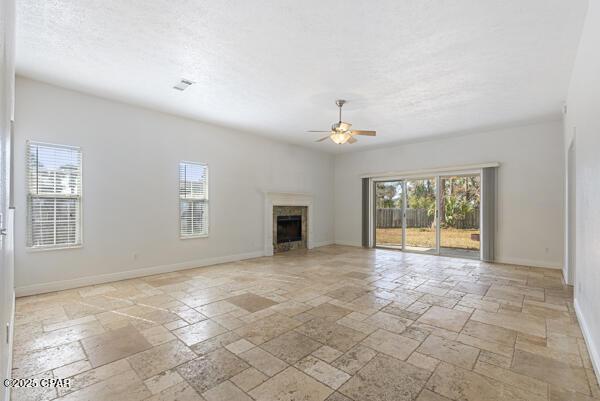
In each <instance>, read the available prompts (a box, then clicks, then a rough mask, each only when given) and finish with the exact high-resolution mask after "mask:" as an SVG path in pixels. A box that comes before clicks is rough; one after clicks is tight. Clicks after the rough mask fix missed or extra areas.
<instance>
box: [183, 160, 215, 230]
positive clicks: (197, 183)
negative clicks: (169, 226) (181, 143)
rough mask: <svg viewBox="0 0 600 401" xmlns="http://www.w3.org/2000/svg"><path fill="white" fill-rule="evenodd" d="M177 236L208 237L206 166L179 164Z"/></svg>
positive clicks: (189, 163)
mask: <svg viewBox="0 0 600 401" xmlns="http://www.w3.org/2000/svg"><path fill="white" fill-rule="evenodd" d="M179 234H180V236H181V237H182V238H190V237H202V236H207V235H208V166H206V165H204V164H200V163H191V162H181V163H179Z"/></svg>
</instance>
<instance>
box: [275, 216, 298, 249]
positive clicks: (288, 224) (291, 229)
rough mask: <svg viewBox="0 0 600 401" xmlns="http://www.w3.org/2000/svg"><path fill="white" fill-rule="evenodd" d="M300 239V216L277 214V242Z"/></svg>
mask: <svg viewBox="0 0 600 401" xmlns="http://www.w3.org/2000/svg"><path fill="white" fill-rule="evenodd" d="M301 240H302V216H301V215H296V216H277V243H278V244H281V243H283V242H292V241H301Z"/></svg>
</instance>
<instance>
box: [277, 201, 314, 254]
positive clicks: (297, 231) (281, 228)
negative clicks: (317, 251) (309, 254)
mask: <svg viewBox="0 0 600 401" xmlns="http://www.w3.org/2000/svg"><path fill="white" fill-rule="evenodd" d="M307 227H308V207H306V206H286V205H274V206H273V252H274V253H279V252H285V251H291V250H293V249H306V248H307V243H308V230H307Z"/></svg>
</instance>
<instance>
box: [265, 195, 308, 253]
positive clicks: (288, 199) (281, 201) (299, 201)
mask: <svg viewBox="0 0 600 401" xmlns="http://www.w3.org/2000/svg"><path fill="white" fill-rule="evenodd" d="M264 194H265V225H264V240H265V256H272V255H273V206H306V208H307V210H308V230H307V232H308V239H307V242H306V247H307V248H308V249H312V248H313V218H312V216H313V210H312V209H313V196H312V194H308V193H303V192H267V191H265V192H264Z"/></svg>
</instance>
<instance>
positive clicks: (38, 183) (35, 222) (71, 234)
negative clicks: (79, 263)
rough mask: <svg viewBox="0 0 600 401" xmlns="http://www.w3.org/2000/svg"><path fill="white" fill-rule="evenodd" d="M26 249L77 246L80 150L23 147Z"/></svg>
mask: <svg viewBox="0 0 600 401" xmlns="http://www.w3.org/2000/svg"><path fill="white" fill-rule="evenodd" d="M27 182H28V184H27V214H28V221H27V246H29V247H32V248H63V247H70V246H78V245H81V149H80V148H77V147H74V146H63V145H50V144H45V143H37V142H28V143H27Z"/></svg>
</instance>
